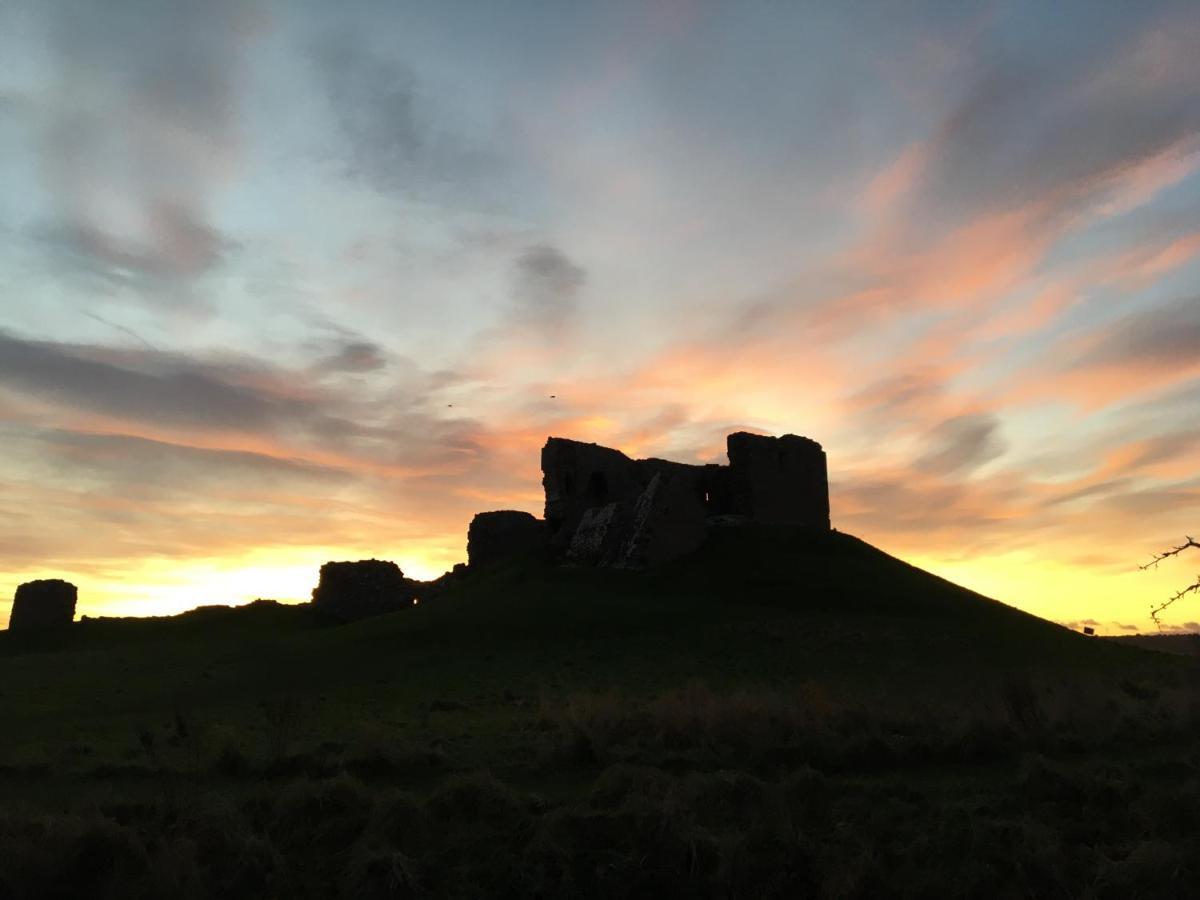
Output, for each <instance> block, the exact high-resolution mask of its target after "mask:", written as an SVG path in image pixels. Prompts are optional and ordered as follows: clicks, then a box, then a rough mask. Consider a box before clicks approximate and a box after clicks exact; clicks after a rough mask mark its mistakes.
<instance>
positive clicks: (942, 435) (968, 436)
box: [916, 413, 1006, 475]
mask: <svg viewBox="0 0 1200 900" xmlns="http://www.w3.org/2000/svg"><path fill="white" fill-rule="evenodd" d="M1005 449H1006V447H1005V443H1004V440H1003V438H1002V437H1001V436H1000V420H999V419H998V418H996V416H994V415H992V414H990V413H972V414H969V415H963V416H956V417H954V418H952V419H947V420H946V421H944V422H942V423H941V424H939V425H938V426H936V427H935V428H934V429H933V431H931V432H930V433H929V436H928V439H927V446H926V450H925V452H924V453H923V454H922V455H921V457H920V458H918V459H917V461H916V466H917V468H919V469H923V470H924V471H926V472H932V473H934V474H939V475H950V474H954V473H959V472H970V471H972V470H974V469H976V468H978V467H979V466H982V465H983V464H984V463H987V462H990V461H991V460H993V459H996V458H997V457H998V456H1001V455H1002V454H1003V453H1004V451H1005Z"/></svg>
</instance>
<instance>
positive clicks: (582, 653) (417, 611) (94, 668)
mask: <svg viewBox="0 0 1200 900" xmlns="http://www.w3.org/2000/svg"><path fill="white" fill-rule="evenodd" d="M1170 662H1172V661H1171V660H1165V659H1164V658H1163V657H1161V655H1158V654H1148V653H1143V652H1141V651H1139V650H1137V649H1134V648H1128V647H1121V646H1114V645H1112V644H1109V643H1107V642H1101V641H1096V640H1093V639H1088V638H1084V637H1082V636H1080V635H1076V634H1072V633H1071V632H1068V631H1067V630H1065V629H1063V628H1061V627H1059V626H1057V625H1053V624H1051V623H1048V622H1045V621H1042V620H1040V619H1037V618H1036V617H1033V616H1029V615H1026V614H1024V613H1021V612H1019V611H1017V610H1015V609H1012V608H1011V607H1007V606H1005V605H1003V604H1000V603H997V602H996V601H993V600H989V599H987V598H984V597H981V596H979V595H977V594H974V593H972V592H970V591H967V590H964V589H962V588H960V587H957V586H955V585H953V584H951V583H949V582H946V581H944V580H942V579H940V578H936V577H934V576H932V575H929V574H928V573H925V572H923V571H921V570H919V569H916V568H913V567H911V566H908V565H906V564H905V563H903V562H901V561H899V560H897V559H894V558H893V557H890V556H888V555H887V554H885V553H882V552H881V551H879V550H877V549H875V548H873V547H871V546H869V545H868V544H865V543H864V542H862V541H859V540H857V539H856V538H853V537H850V536H848V535H844V534H838V533H816V534H814V533H810V532H806V531H804V530H797V529H786V528H765V527H747V528H739V529H722V530H718V531H717V532H716V533H715V534H714V536H713V538H712V540H710V541H709V543H708V545H706V547H705V548H704V549H703V550H702V551H701V552H700V553H698V554H696V555H695V556H694V557H691V558H689V559H686V560H681V561H679V562H676V563H674V564H672V565H670V566H667V567H663V568H661V569H658V570H654V571H650V572H623V571H614V570H597V569H581V568H567V567H551V566H547V565H545V564H543V563H540V562H538V561H536V560H525V561H521V562H514V563H512V564H509V565H505V566H500V567H497V568H494V569H491V570H488V571H483V572H479V573H476V574H475V575H473V576H471V577H470V578H468V579H466V580H464V581H463V582H462V583H461V584H460V585H458V586H456V587H455V588H454V589H453V590H452V591H451V592H449V593H448V594H447V595H446V596H444V597H443V598H440V599H439V600H437V601H431V602H429V603H427V604H424V605H422V606H419V607H416V608H413V609H411V610H406V611H404V612H400V613H396V614H393V615H388V616H382V617H379V618H375V619H368V620H364V621H361V622H357V623H354V624H350V625H343V626H329V625H327V624H324V623H322V622H320V621H319V620H318V619H317V618H315V617H314V615H313V614H312V611H311V610H310V609H309V608H308V607H286V606H272V605H264V604H257V605H253V606H251V607H249V608H243V609H206V610H197V611H195V612H192V613H188V614H184V615H182V616H176V617H172V618H167V619H156V620H101V621H90V622H84V623H80V624H78V625H76V626H75V627H74V628H72V629H71V631H70V632H68V633H66V634H61V635H45V636H36V637H33V638H22V637H20V636H17V635H11V634H2V635H0V672H2V675H3V686H2V687H0V691H2V694H0V716H3V721H5V722H6V723H8V724H9V725H10V726H12V727H9V728H7V729H5V734H6V735H7V736H8V737H7V738H6V740H5V742H4V744H3V745H0V763H2V762H4V761H5V760H6V759H12V760H20V759H24V760H28V759H31V758H37V757H42V758H44V754H45V750H46V746H47V744H50V745H53V746H54V747H56V748H59V749H60V750H61V748H63V747H70V746H73V745H77V744H81V743H82V744H85V745H87V746H89V747H91V748H92V750H91V751H89V752H94V753H96V754H99V755H101V756H106V755H112V754H117V755H120V754H121V753H127V752H128V748H129V745H130V742H131V739H132V736H133V735H135V733H136V732H137V731H138V729H139V728H141V727H143V726H144V725H145V723H150V722H155V721H165V720H167V719H169V718H170V716H171V715H172V711H173V710H177V709H183V708H186V709H195V710H202V711H203V712H204V715H206V716H208V717H209V718H212V719H220V720H221V721H224V722H228V723H232V724H231V727H233V728H235V729H237V728H242V727H244V726H247V725H248V724H253V723H256V722H257V720H258V719H260V718H261V716H262V713H261V707H262V705H263V704H264V703H270V702H274V701H275V700H277V699H278V698H281V697H285V698H290V701H289V702H293V703H294V704H295V705H297V706H298V707H300V708H301V709H302V711H303V712H302V718H303V729H302V730H304V731H305V732H306V733H309V734H311V736H312V737H313V739H317V738H318V737H320V736H322V735H334V734H338V733H340V732H342V731H344V730H345V729H346V728H349V727H352V726H354V725H355V723H358V722H360V721H361V720H362V719H363V718H364V717H367V718H372V717H380V716H383V717H384V718H386V719H388V720H395V721H406V722H411V721H414V720H417V721H419V720H422V718H423V717H427V710H428V709H429V707H430V705H431V704H432V705H433V706H438V705H441V706H445V707H447V708H460V707H461V708H464V709H465V708H472V709H481V710H491V711H489V712H488V715H492V714H493V712H495V710H496V709H499V706H498V705H497V704H496V703H491V704H490V705H489V699H491V700H495V699H496V698H500V697H505V698H513V697H517V698H524V699H525V700H526V701H529V702H533V700H535V699H537V698H546V697H564V696H568V695H570V694H571V693H572V692H579V691H592V692H596V691H601V692H605V691H615V692H618V693H620V694H623V695H630V696H638V695H646V694H648V693H651V692H655V691H663V690H669V689H672V688H677V687H680V686H682V685H685V684H687V683H689V682H693V681H697V680H700V681H703V682H704V683H706V684H708V685H711V686H712V687H714V688H717V689H735V688H739V687H763V686H773V687H779V686H787V685H796V684H801V683H817V684H820V685H822V689H823V690H825V691H827V692H830V693H832V694H835V695H837V696H839V697H846V698H853V697H860V696H870V697H872V698H874V699H876V700H878V699H879V698H881V697H886V698H889V702H895V703H897V704H900V705H904V704H911V703H915V702H919V703H921V704H929V703H938V702H950V701H952V700H954V699H955V698H961V697H966V696H971V695H973V694H975V693H977V692H979V691H981V690H991V691H993V692H994V689H995V685H996V683H997V679H1000V678H1003V677H1005V675H1006V674H1007V673H1010V672H1013V671H1022V672H1025V673H1036V672H1040V673H1046V674H1047V675H1048V676H1054V675H1056V674H1057V675H1063V676H1066V675H1071V676H1073V677H1091V674H1090V673H1108V674H1109V675H1113V676H1115V675H1116V674H1117V673H1123V672H1127V671H1132V670H1134V669H1154V668H1155V667H1158V668H1161V667H1162V666H1164V665H1167V664H1169V663H1170ZM497 714H498V713H497ZM258 724H260V725H261V723H258ZM64 752H65V751H64Z"/></svg>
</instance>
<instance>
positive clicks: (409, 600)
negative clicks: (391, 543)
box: [312, 559, 416, 622]
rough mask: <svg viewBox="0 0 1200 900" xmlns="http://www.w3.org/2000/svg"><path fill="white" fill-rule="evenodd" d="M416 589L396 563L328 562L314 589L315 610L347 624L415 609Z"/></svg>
mask: <svg viewBox="0 0 1200 900" xmlns="http://www.w3.org/2000/svg"><path fill="white" fill-rule="evenodd" d="M415 596H416V590H415V587H414V584H413V582H412V581H410V580H409V579H407V578H405V577H404V573H403V572H401V571H400V567H399V566H398V565H396V564H395V563H394V562H385V561H384V560H379V559H364V560H359V561H358V562H327V563H325V565H323V566H321V576H320V579H319V581H318V582H317V586H316V587H315V588H314V589H313V593H312V603H313V607H314V608H315V609H317V610H319V611H321V612H322V613H325V614H326V615H329V616H330V617H332V618H335V619H340V620H341V621H343V622H351V621H354V620H356V619H365V618H367V617H368V616H378V615H382V614H383V613H390V612H396V611H397V610H400V609H407V608H408V607H410V606H412V604H413V599H414V597H415Z"/></svg>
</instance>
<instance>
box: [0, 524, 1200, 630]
mask: <svg viewBox="0 0 1200 900" xmlns="http://www.w3.org/2000/svg"><path fill="white" fill-rule="evenodd" d="M881 549H884V550H887V549H888V548H887V547H886V546H883V547H881ZM897 555H898V556H900V557H901V558H903V559H905V561H907V562H909V563H911V564H912V565H914V566H917V567H918V568H921V569H924V570H926V571H928V572H931V573H933V574H935V575H938V576H940V577H942V578H945V579H947V580H949V581H952V582H954V583H956V584H959V585H961V586H963V587H966V588H969V589H970V590H973V591H976V592H978V593H980V594H983V595H985V596H988V597H992V598H994V599H997V600H1000V601H1002V602H1004V603H1007V604H1009V605H1011V606H1015V607H1017V608H1018V609H1021V610H1024V611H1025V612H1029V613H1032V614H1034V615H1037V616H1040V617H1042V618H1046V619H1050V620H1052V621H1057V622H1060V623H1061V624H1063V625H1066V626H1068V627H1071V628H1075V629H1078V628H1079V627H1081V626H1082V625H1085V624H1086V625H1090V626H1092V627H1094V628H1095V629H1096V631H1097V632H1098V633H1100V634H1130V633H1133V632H1134V631H1135V630H1139V628H1140V630H1141V631H1147V628H1146V626H1145V625H1144V624H1141V625H1138V624H1137V623H1138V622H1139V617H1138V615H1137V613H1140V612H1141V610H1136V609H1132V608H1131V603H1130V598H1131V597H1145V596H1147V595H1149V596H1152V597H1159V596H1161V597H1163V598H1165V597H1167V596H1170V594H1171V593H1173V592H1174V590H1176V589H1177V588H1178V583H1179V581H1180V578H1181V572H1183V571H1184V570H1185V569H1184V567H1171V566H1169V565H1165V566H1163V567H1160V568H1159V569H1157V570H1151V571H1148V572H1142V571H1139V570H1138V569H1137V567H1136V565H1134V564H1133V562H1132V561H1131V563H1130V565H1129V566H1128V569H1127V570H1126V571H1114V572H1111V573H1108V574H1105V573H1104V572H1100V571H1097V570H1095V569H1091V568H1087V567H1084V566H1077V565H1071V564H1068V563H1058V562H1054V561H1047V560H1044V559H1040V558H1038V557H1037V556H1036V555H1035V554H1033V553H1031V552H1016V553H1007V554H1003V555H996V556H984V557H979V558H972V559H970V560H962V559H947V558H943V557H938V556H926V555H920V554H912V555H909V554H904V553H899V554H897ZM464 556H465V553H464V552H463V551H462V550H461V549H455V548H454V547H453V545H452V544H451V543H450V542H449V540H448V539H447V540H444V541H439V540H436V539H432V538H431V539H429V540H428V541H425V542H419V543H417V544H416V545H414V546H412V547H409V548H406V552H405V553H402V554H393V553H389V552H388V551H387V549H386V548H379V547H375V548H371V547H363V546H356V547H341V548H329V547H295V548H289V549H278V548H276V549H271V550H261V551H254V552H250V553H246V554H243V555H240V556H233V557H208V558H198V559H191V560H172V559H166V558H159V559H150V560H145V561H140V562H139V563H138V564H137V565H135V566H133V567H131V568H129V569H123V568H117V567H114V568H112V569H109V570H99V569H97V570H93V571H88V572H79V573H71V572H69V571H59V570H57V569H56V570H55V571H49V570H46V571H41V570H38V571H32V570H31V571H28V572H23V573H17V574H15V575H13V576H12V577H11V579H10V582H9V583H7V584H2V585H0V596H2V597H3V598H4V600H3V606H0V622H3V623H4V624H5V625H6V624H7V619H8V613H9V599H10V598H11V596H12V594H13V592H14V591H15V589H16V586H17V584H19V583H20V582H22V581H28V580H32V579H34V578H44V577H65V578H67V579H68V580H70V581H72V582H73V583H74V584H76V585H77V586H78V587H79V591H80V598H79V606H78V610H77V615H79V616H83V615H89V616H160V615H173V614H175V613H179V612H184V611H186V610H189V609H193V608H195V607H197V606H204V605H209V604H222V605H226V604H227V605H240V604H243V603H249V602H251V601H253V600H256V599H258V598H268V599H272V600H278V601H280V602H284V603H303V602H307V601H308V599H309V597H310V596H311V592H312V589H313V587H315V586H316V583H317V577H318V571H319V569H320V567H321V565H322V564H323V563H325V562H328V561H330V560H356V559H368V558H380V559H390V560H394V561H395V562H397V563H398V564H399V565H400V567H401V569H402V570H403V571H404V573H405V574H406V575H408V576H409V577H411V578H416V579H419V580H429V579H432V578H436V577H437V576H438V575H440V574H442V573H443V572H445V571H448V570H449V569H450V568H451V567H452V566H453V565H454V564H455V563H457V562H462V561H463V558H464ZM1079 610H1086V611H1087V612H1086V613H1085V614H1084V615H1083V616H1080V615H1079V614H1078V611H1079ZM1193 612H1194V611H1192V610H1189V609H1187V608H1186V607H1185V606H1181V607H1180V608H1178V609H1175V610H1172V611H1171V615H1169V616H1166V617H1165V621H1166V622H1167V623H1169V624H1168V628H1173V629H1181V628H1185V627H1188V628H1191V627H1192V626H1191V624H1190V622H1189V620H1192V621H1194V620H1195V619H1197V618H1198V617H1200V616H1198V615H1196V614H1193ZM1192 630H1194V628H1192Z"/></svg>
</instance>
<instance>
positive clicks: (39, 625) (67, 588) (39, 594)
mask: <svg viewBox="0 0 1200 900" xmlns="http://www.w3.org/2000/svg"><path fill="white" fill-rule="evenodd" d="M78 597H79V589H78V588H76V587H75V585H73V584H71V583H70V582H69V581H63V580H62V579H60V578H47V579H42V580H40V581H27V582H25V584H22V585H20V586H19V587H18V588H17V593H16V594H15V595H14V596H13V605H12V612H11V614H10V615H9V619H8V630H9V631H39V630H42V629H47V628H65V627H66V626H67V625H70V624H71V622H72V621H73V620H74V619H75V602H76V600H77V599H78Z"/></svg>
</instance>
